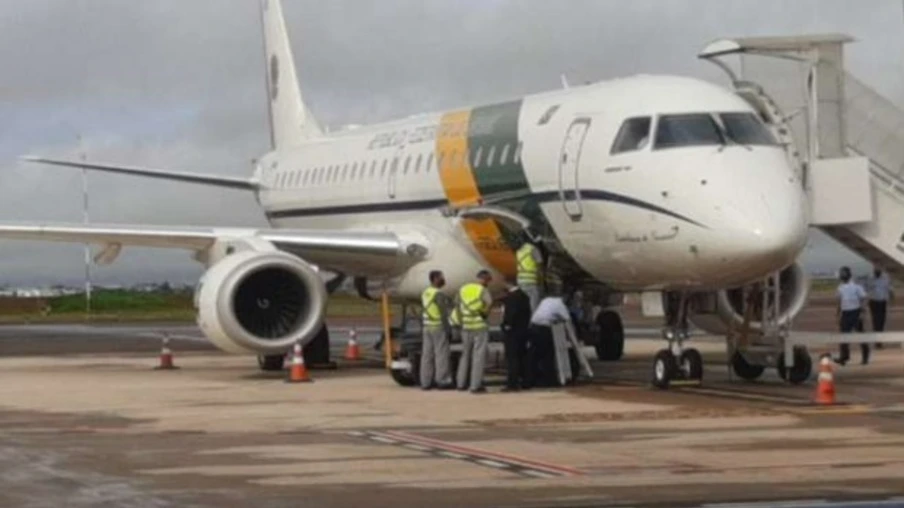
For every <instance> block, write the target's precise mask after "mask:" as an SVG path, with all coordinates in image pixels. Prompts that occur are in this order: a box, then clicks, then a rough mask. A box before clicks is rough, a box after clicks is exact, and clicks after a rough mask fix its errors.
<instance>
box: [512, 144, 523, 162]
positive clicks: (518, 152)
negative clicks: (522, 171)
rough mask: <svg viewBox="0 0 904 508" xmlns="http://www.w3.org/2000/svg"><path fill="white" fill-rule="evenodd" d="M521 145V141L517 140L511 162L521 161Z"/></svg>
mask: <svg viewBox="0 0 904 508" xmlns="http://www.w3.org/2000/svg"><path fill="white" fill-rule="evenodd" d="M522 146H523V145H522V144H521V142H520V141H519V142H518V147H517V148H515V157H514V158H513V159H512V162H513V163H514V164H520V163H521V147H522Z"/></svg>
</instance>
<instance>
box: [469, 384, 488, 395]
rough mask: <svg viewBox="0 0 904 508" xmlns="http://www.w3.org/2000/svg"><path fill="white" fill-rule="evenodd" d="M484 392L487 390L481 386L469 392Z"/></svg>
mask: <svg viewBox="0 0 904 508" xmlns="http://www.w3.org/2000/svg"><path fill="white" fill-rule="evenodd" d="M486 392H487V389H486V388H484V387H482V386H481V387H480V388H477V389H476V390H471V393H473V394H478V393H486Z"/></svg>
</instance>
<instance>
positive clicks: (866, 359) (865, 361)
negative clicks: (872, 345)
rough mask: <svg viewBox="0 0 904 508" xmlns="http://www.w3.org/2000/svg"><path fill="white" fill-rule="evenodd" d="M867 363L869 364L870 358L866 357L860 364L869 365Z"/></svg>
mask: <svg viewBox="0 0 904 508" xmlns="http://www.w3.org/2000/svg"><path fill="white" fill-rule="evenodd" d="M867 364H869V358H864V359H863V360H861V361H860V365H867Z"/></svg>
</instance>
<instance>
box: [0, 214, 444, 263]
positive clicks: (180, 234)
mask: <svg viewBox="0 0 904 508" xmlns="http://www.w3.org/2000/svg"><path fill="white" fill-rule="evenodd" d="M402 236H407V237H409V238H407V239H405V238H403V237H402ZM412 236H413V238H412ZM2 238H8V239H16V240H37V241H53V242H72V243H89V244H99V245H103V246H105V248H104V250H103V251H102V252H101V253H100V254H99V255H98V257H97V258H95V259H96V260H97V261H100V262H103V260H104V259H107V258H109V257H110V256H112V257H113V258H115V256H116V255H117V254H118V253H119V249H120V248H121V247H122V246H139V247H157V248H170V249H183V250H188V251H194V252H196V253H203V252H204V251H205V250H206V249H208V248H209V247H211V246H213V245H214V244H215V243H216V242H217V241H220V240H222V241H230V240H239V241H240V240H241V239H243V238H257V239H261V240H265V241H268V242H270V243H272V244H273V245H275V246H276V247H277V248H279V249H280V250H284V251H288V252H292V253H294V254H297V255H298V256H300V257H301V258H302V259H304V260H306V261H308V262H309V263H312V264H314V265H317V266H318V267H320V268H323V269H326V270H330V271H335V272H340V273H345V274H348V275H356V276H388V275H394V274H396V273H398V272H400V271H402V270H404V269H406V268H408V267H410V266H411V265H413V264H415V263H416V262H418V261H420V260H421V259H423V257H424V256H425V255H426V253H427V246H426V245H425V241H424V240H422V239H421V238H420V237H419V235H404V234H403V235H399V234H397V233H395V232H388V231H354V230H338V231H336V230H301V229H269V228H267V229H254V228H218V227H195V228H186V227H169V226H132V225H128V226H126V225H102V224H35V223H10V222H0V239H2ZM110 261H112V260H111V259H109V260H108V261H107V262H110Z"/></svg>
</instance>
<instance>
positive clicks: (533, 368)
mask: <svg viewBox="0 0 904 508" xmlns="http://www.w3.org/2000/svg"><path fill="white" fill-rule="evenodd" d="M569 321H571V313H570V312H569V311H568V307H567V306H566V305H565V302H564V301H563V300H562V298H561V297H559V296H554V295H551V296H547V297H546V298H544V299H543V300H541V301H540V305H538V306H537V310H535V311H534V313H533V315H532V316H531V318H530V350H529V352H528V360H527V362H528V369H527V376H526V381H527V386H528V387H529V388H530V387H534V386H537V385H539V386H554V385H556V384H557V381H556V378H557V372H556V358H555V356H556V351H555V343H554V339H553V335H552V327H553V325H554V324H556V323H563V322H569ZM538 371H539V372H538Z"/></svg>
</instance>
